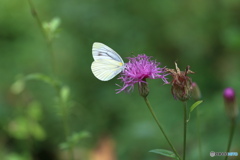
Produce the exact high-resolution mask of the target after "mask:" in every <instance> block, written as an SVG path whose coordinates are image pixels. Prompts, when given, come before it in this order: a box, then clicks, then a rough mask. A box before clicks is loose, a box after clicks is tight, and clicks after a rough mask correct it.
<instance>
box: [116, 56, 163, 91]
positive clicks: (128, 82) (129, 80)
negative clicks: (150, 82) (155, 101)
mask: <svg viewBox="0 0 240 160" xmlns="http://www.w3.org/2000/svg"><path fill="white" fill-rule="evenodd" d="M151 58H152V57H149V56H146V55H145V54H140V55H138V56H137V57H129V58H128V59H129V62H128V63H126V64H125V68H124V71H123V72H122V74H121V77H119V78H118V79H121V80H122V82H123V86H122V88H121V89H118V90H117V93H120V92H122V91H127V92H130V91H131V90H133V89H134V84H135V83H138V85H139V87H141V86H142V85H143V84H147V82H146V79H147V78H149V79H158V78H161V79H162V80H163V82H164V83H168V81H167V78H166V77H165V76H166V75H167V74H165V68H160V67H159V65H160V63H159V62H156V61H155V60H151Z"/></svg>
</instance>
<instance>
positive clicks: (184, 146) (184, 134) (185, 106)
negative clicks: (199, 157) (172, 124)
mask: <svg viewBox="0 0 240 160" xmlns="http://www.w3.org/2000/svg"><path fill="white" fill-rule="evenodd" d="M183 104H184V105H183V110H184V116H183V125H184V129H183V160H185V153H186V137H187V102H186V101H185V102H183Z"/></svg>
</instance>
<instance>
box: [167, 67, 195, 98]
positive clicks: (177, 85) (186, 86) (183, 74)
mask: <svg viewBox="0 0 240 160" xmlns="http://www.w3.org/2000/svg"><path fill="white" fill-rule="evenodd" d="M175 66H176V70H174V69H166V70H167V72H169V73H170V74H171V75H172V77H173V80H172V82H171V84H172V89H171V91H172V95H173V97H174V98H175V99H178V100H181V101H187V100H188V99H189V98H190V96H191V91H192V80H191V78H190V77H188V76H187V74H193V73H194V72H193V71H191V70H190V69H189V68H190V66H187V68H186V70H185V71H180V69H179V68H178V66H177V63H176V62H175Z"/></svg>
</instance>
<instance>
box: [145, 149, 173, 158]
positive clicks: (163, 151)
mask: <svg viewBox="0 0 240 160" xmlns="http://www.w3.org/2000/svg"><path fill="white" fill-rule="evenodd" d="M149 152H152V153H156V154H160V155H163V156H167V157H171V158H175V159H178V158H177V156H176V155H175V154H174V153H173V152H172V151H169V150H166V149H153V150H151V151H149Z"/></svg>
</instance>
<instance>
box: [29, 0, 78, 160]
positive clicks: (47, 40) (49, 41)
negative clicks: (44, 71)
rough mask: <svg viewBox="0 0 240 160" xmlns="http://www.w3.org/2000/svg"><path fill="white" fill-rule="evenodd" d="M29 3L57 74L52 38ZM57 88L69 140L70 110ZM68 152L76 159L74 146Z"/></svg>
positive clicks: (71, 157)
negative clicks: (67, 108) (68, 110)
mask: <svg viewBox="0 0 240 160" xmlns="http://www.w3.org/2000/svg"><path fill="white" fill-rule="evenodd" d="M28 4H29V6H30V9H31V13H32V16H33V17H34V18H35V19H36V21H37V24H38V27H39V28H40V30H41V32H42V35H43V36H44V39H45V41H46V43H47V47H48V50H49V53H50V56H51V68H52V73H53V75H56V67H55V57H54V51H53V49H52V40H50V39H49V38H48V35H47V34H46V32H45V30H44V28H43V25H42V21H41V19H40V17H39V16H38V13H37V10H36V9H35V7H34V4H33V2H32V0H28ZM55 88H56V91H57V93H58V96H59V99H60V101H61V102H60V105H61V108H62V120H63V126H64V132H65V138H66V141H67V140H68V136H69V134H70V131H69V127H68V112H67V110H66V104H65V103H64V102H62V100H61V95H60V92H61V90H60V87H59V86H57V87H55ZM68 154H69V158H70V159H71V160H74V153H73V148H72V147H70V148H69V149H68Z"/></svg>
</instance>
